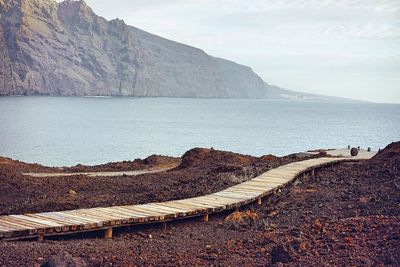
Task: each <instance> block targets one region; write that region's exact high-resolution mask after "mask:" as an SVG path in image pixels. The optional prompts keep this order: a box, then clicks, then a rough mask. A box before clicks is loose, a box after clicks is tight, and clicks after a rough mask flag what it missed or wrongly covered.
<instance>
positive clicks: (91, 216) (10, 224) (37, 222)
mask: <svg viewBox="0 0 400 267" xmlns="http://www.w3.org/2000/svg"><path fill="white" fill-rule="evenodd" d="M369 157H370V156H365V157H357V158H348V157H341V158H330V157H326V158H318V159H310V160H304V161H300V162H295V163H290V164H287V165H284V166H280V167H278V168H276V169H272V170H270V171H267V172H265V173H263V174H261V175H259V176H257V177H256V178H254V179H251V180H249V181H246V182H244V183H241V184H238V185H235V186H232V187H229V188H227V189H225V190H222V191H219V192H217V193H213V194H210V195H205V196H201V197H194V198H188V199H182V200H173V201H167V202H160V203H149V204H143V205H131V206H114V207H108V208H89V209H78V210H69V211H59V212H43V213H35V214H24V215H7V216H0V240H1V239H3V240H16V239H24V238H35V237H37V238H38V239H43V237H45V236H52V235H63V234H72V233H76V232H85V231H96V230H105V237H111V236H112V229H113V228H115V227H121V226H128V225H135V224H144V223H152V222H165V221H170V220H175V219H180V218H186V217H192V216H203V218H204V220H205V221H208V215H209V214H212V213H216V212H220V211H224V210H229V209H234V208H239V207H241V206H244V205H246V204H249V203H251V202H254V201H258V203H259V204H261V202H262V199H263V198H264V197H266V196H268V195H272V194H274V193H275V192H276V191H277V190H279V189H280V188H282V187H284V186H286V185H287V184H288V183H291V182H293V181H294V180H295V179H296V178H297V177H299V176H300V175H303V174H305V173H307V172H311V173H313V172H314V170H315V169H317V168H321V167H323V166H327V165H333V164H336V163H339V162H343V161H354V160H358V159H363V158H369Z"/></svg>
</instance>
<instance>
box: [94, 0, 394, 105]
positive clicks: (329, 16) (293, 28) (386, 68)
mask: <svg viewBox="0 0 400 267" xmlns="http://www.w3.org/2000/svg"><path fill="white" fill-rule="evenodd" d="M86 2H87V4H88V5H89V6H90V7H91V8H92V9H93V10H94V11H95V13H96V14H98V15H100V16H103V17H105V18H106V19H109V20H110V19H114V18H117V17H118V18H119V19H123V20H124V21H125V23H127V24H129V25H132V26H135V27H137V28H140V29H142V30H145V31H148V32H150V33H153V34H156V35H159V36H162V37H165V38H168V39H171V40H174V41H177V42H181V43H185V44H188V45H192V46H195V47H198V48H201V49H203V50H204V51H205V52H207V53H208V54H210V55H212V56H217V57H222V58H225V59H229V60H233V61H236V62H238V63H240V64H244V65H248V66H250V67H251V68H252V69H253V70H254V71H255V72H256V73H257V74H258V75H259V76H261V77H262V78H263V79H264V81H266V82H267V83H269V84H274V85H278V86H280V87H283V88H287V89H292V90H298V91H303V92H309V93H316V94H325V95H332V96H341V97H348V98H354V99H362V100H367V101H372V102H386V103H400V0H375V1H372V0H168V1H166V0H86Z"/></svg>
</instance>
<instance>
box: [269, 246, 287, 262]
mask: <svg viewBox="0 0 400 267" xmlns="http://www.w3.org/2000/svg"><path fill="white" fill-rule="evenodd" d="M289 261H291V257H290V255H289V252H288V251H287V250H286V249H285V248H284V247H283V246H282V245H279V246H275V247H273V248H272V251H271V263H272V264H275V263H278V262H282V263H288V262H289Z"/></svg>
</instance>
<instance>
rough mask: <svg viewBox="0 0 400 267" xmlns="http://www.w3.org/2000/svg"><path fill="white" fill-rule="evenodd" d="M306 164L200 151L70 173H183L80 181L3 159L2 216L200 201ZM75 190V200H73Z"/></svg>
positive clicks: (289, 159) (292, 157) (77, 177)
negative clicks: (39, 174) (157, 170)
mask: <svg viewBox="0 0 400 267" xmlns="http://www.w3.org/2000/svg"><path fill="white" fill-rule="evenodd" d="M302 158H303V157H301V156H297V155H290V156H286V157H282V158H277V157H274V156H263V157H260V158H256V157H252V156H244V155H240V154H236V153H232V152H223V151H216V150H212V149H201V148H195V149H192V150H190V151H188V152H186V153H185V154H184V155H183V156H182V159H177V158H167V157H161V156H151V157H149V158H147V159H145V160H135V161H134V162H122V163H109V164H105V165H99V166H93V167H87V166H85V167H82V166H81V167H79V168H78V169H77V167H72V168H68V169H67V171H110V170H112V171H122V170H127V169H128V170H132V169H136V170H138V169H149V168H157V167H165V166H166V165H168V164H170V165H171V164H175V165H178V164H179V163H180V165H178V167H176V168H174V169H172V170H169V171H166V172H162V173H151V174H150V173H149V174H143V175H138V176H122V177H87V176H84V175H75V176H65V177H45V178H37V177H29V176H24V175H21V172H34V171H40V172H41V171H43V170H46V171H47V172H52V171H54V170H58V168H49V167H44V166H40V165H37V164H26V163H23V162H19V161H13V160H10V159H4V158H2V159H0V192H2V193H1V194H0V215H6V214H20V213H27V212H44V211H59V210H70V209H77V208H90V207H108V206H113V205H133V204H141V203H149V202H158V201H167V200H173V199H183V198H189V197H195V196H201V195H205V194H209V193H214V192H217V191H220V190H222V189H224V188H227V187H229V186H232V185H234V184H237V183H240V182H242V181H244V180H247V179H250V178H252V177H254V176H256V175H258V174H259V173H261V172H264V171H266V170H268V169H271V168H274V167H277V166H279V165H282V164H286V163H289V162H292V161H296V160H301V159H302ZM1 160H3V161H1ZM1 162H3V163H1ZM117 167H118V168H117ZM64 171H66V170H65V169H64ZM70 190H73V191H74V192H76V194H69V192H70Z"/></svg>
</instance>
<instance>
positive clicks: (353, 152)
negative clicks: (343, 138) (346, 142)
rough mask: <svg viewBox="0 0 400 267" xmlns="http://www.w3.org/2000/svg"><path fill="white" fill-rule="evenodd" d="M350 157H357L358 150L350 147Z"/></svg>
mask: <svg viewBox="0 0 400 267" xmlns="http://www.w3.org/2000/svg"><path fill="white" fill-rule="evenodd" d="M350 155H351V156H352V157H355V156H357V155H358V148H356V147H352V148H351V150H350Z"/></svg>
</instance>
